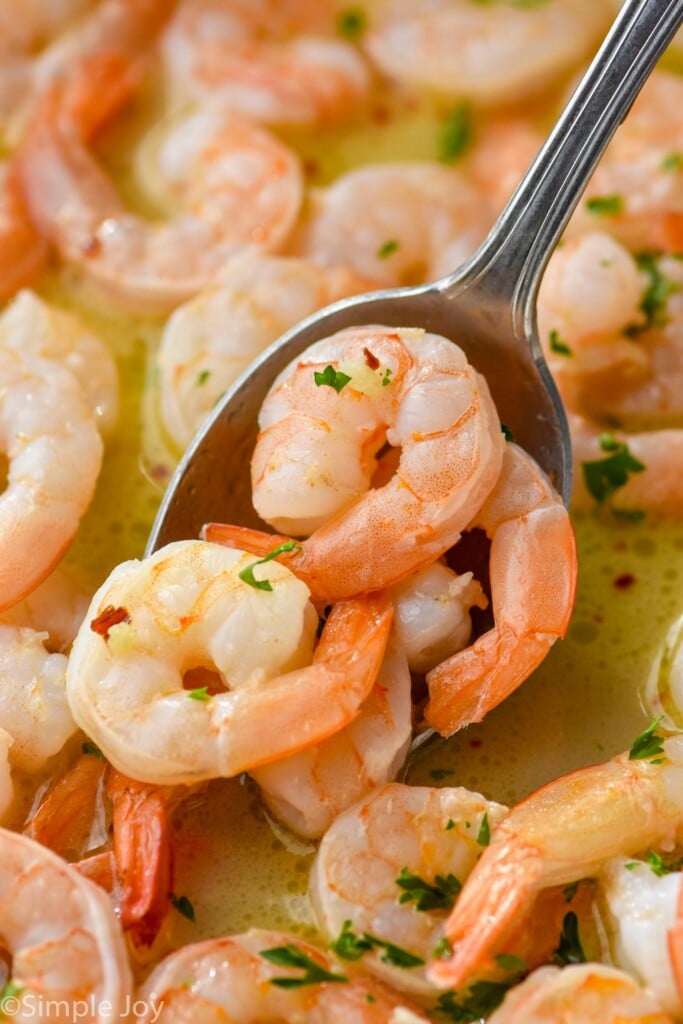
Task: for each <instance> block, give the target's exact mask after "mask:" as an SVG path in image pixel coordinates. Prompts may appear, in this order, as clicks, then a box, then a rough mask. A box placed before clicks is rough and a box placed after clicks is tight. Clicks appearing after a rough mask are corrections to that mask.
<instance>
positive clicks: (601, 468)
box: [581, 433, 645, 504]
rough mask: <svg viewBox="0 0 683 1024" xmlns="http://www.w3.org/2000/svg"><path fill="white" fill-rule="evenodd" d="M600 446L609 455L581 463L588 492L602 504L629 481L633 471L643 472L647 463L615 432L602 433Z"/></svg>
mask: <svg viewBox="0 0 683 1024" xmlns="http://www.w3.org/2000/svg"><path fill="white" fill-rule="evenodd" d="M600 448H601V449H602V451H603V452H607V455H606V456H605V457H604V458H602V459H591V460H589V461H587V462H582V463H581V469H582V471H583V479H584V483H585V485H586V488H587V489H588V492H589V493H590V494H591V495H592V497H594V498H595V500H596V501H597V502H598V504H602V503H603V502H605V501H607V499H608V498H611V497H612V495H613V494H614V493H615V492H616V491H618V490H619V488H620V487H623V486H624V484H626V483H628V480H629V477H630V476H632V475H633V473H642V472H643V470H644V469H645V464H644V463H643V462H641V461H640V459H637V458H636V457H635V455H632V454H631V451H630V449H629V447H628V445H627V444H625V443H624V442H623V441H617V439H616V438H615V437H614V435H613V434H609V433H606V434H602V435H601V437H600Z"/></svg>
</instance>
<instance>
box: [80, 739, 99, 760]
mask: <svg viewBox="0 0 683 1024" xmlns="http://www.w3.org/2000/svg"><path fill="white" fill-rule="evenodd" d="M81 753H83V754H90V755H92V757H99V758H100V760H104V754H103V753H102V751H101V750H100V748H99V747H98V746H97V744H96V743H93V741H92V740H86V741H85V742H84V743H82V744H81Z"/></svg>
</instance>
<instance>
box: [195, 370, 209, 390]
mask: <svg viewBox="0 0 683 1024" xmlns="http://www.w3.org/2000/svg"><path fill="white" fill-rule="evenodd" d="M210 376H211V370H200V371H199V373H198V374H197V379H196V380H195V385H196V386H197V387H198V388H201V387H203V386H204V385H205V384H206V382H207V380H208V379H209V377H210Z"/></svg>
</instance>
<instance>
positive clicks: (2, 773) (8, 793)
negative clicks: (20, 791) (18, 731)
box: [0, 729, 14, 821]
mask: <svg viewBox="0 0 683 1024" xmlns="http://www.w3.org/2000/svg"><path fill="white" fill-rule="evenodd" d="M11 746H12V737H11V736H10V734H9V733H8V732H7V731H6V730H5V729H0V821H2V819H3V818H4V816H5V814H6V813H7V811H8V810H9V808H10V807H11V806H12V801H13V800H14V782H13V781H12V766H11V764H10V761H9V751H10V747H11Z"/></svg>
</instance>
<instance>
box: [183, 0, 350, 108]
mask: <svg viewBox="0 0 683 1024" xmlns="http://www.w3.org/2000/svg"><path fill="white" fill-rule="evenodd" d="M314 6H315V5H313V4H311V3H310V2H308V0H307V2H304V3H302V2H301V0H298V2H289V3H286V4H283V3H282V2H281V0H279V2H277V0H261V2H258V3H254V0H251V2H250V3H246V2H245V0H185V2H184V3H182V4H181V5H180V8H179V10H178V12H177V13H176V15H175V17H174V18H173V20H172V22H171V24H170V25H169V27H168V29H167V30H166V32H165V34H164V39H163V54H164V58H165V65H166V73H167V77H168V78H169V80H170V83H171V86H172V87H174V86H175V87H176V88H178V89H179V90H180V91H181V93H184V94H185V95H186V96H187V95H189V96H193V97H195V98H196V99H197V100H199V102H200V103H201V104H202V105H205V104H206V103H207V102H213V103H220V104H223V105H225V106H227V107H230V108H232V109H234V110H238V111H240V112H241V113H243V114H246V115H247V116H248V117H253V118H255V119H256V120H258V121H266V122H271V123H277V122H284V123H290V124H291V123H306V122H315V121H317V122H321V121H328V120H330V119H331V118H340V117H343V116H345V115H348V113H349V112H350V111H352V110H354V108H356V107H358V106H359V105H360V103H362V102H363V100H364V99H366V97H367V95H368V91H369V86H370V75H369V73H368V70H367V68H366V65H365V62H364V60H363V58H362V57H361V55H360V53H359V52H358V50H357V49H355V48H354V47H353V46H351V45H350V44H349V43H346V42H342V40H340V39H338V38H337V39H334V38H326V37H325V36H324V35H311V34H310V31H311V29H310V28H309V24H310V23H311V21H313V25H312V26H311V27H312V29H313V30H315V28H316V24H315V23H316V22H320V21H321V20H322V19H321V18H320V12H316V14H317V17H315V15H314V13H313V12H314ZM321 6H322V9H323V10H324V7H325V5H324V4H323V5H321ZM330 13H331V12H330ZM311 15H313V18H312V17H311ZM329 20H330V22H332V23H333V19H332V17H330V19H329ZM307 23H308V24H307ZM293 31H298V34H297V35H296V36H294V37H292V32H293ZM302 33H303V34H302Z"/></svg>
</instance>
